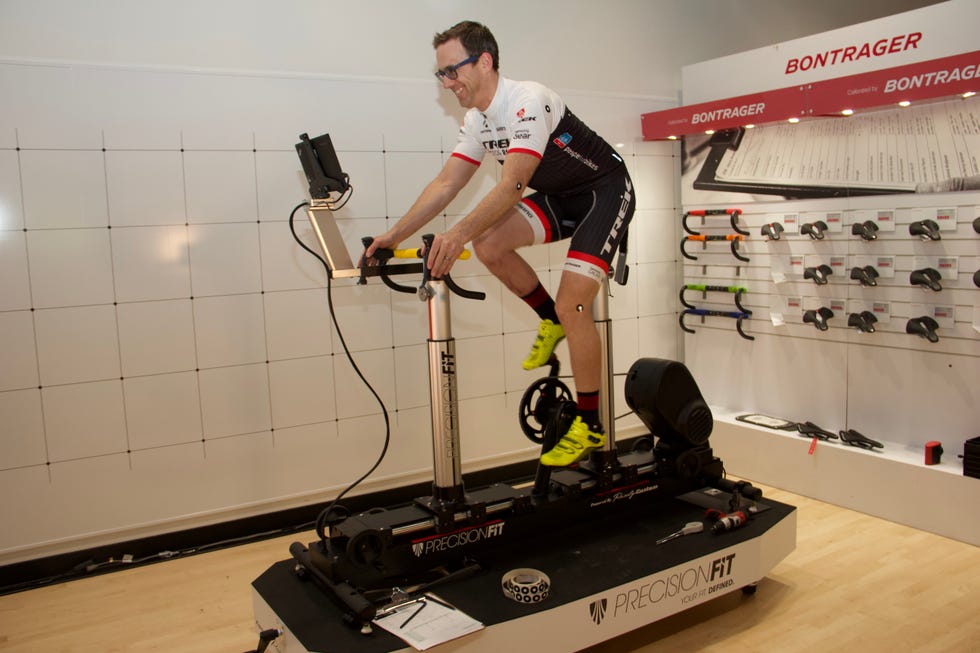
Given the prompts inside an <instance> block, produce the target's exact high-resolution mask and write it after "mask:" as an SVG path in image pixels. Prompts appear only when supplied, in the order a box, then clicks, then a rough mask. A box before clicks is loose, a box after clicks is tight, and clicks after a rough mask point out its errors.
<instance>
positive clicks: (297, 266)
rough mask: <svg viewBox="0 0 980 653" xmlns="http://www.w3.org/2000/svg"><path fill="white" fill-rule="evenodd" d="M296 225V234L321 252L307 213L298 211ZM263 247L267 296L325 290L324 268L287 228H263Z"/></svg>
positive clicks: (265, 224)
mask: <svg viewBox="0 0 980 653" xmlns="http://www.w3.org/2000/svg"><path fill="white" fill-rule="evenodd" d="M290 208H292V207H290ZM294 223H295V226H296V233H297V234H299V236H300V238H302V239H303V242H304V243H305V244H306V246H307V247H309V248H310V249H313V250H314V251H317V252H318V251H320V250H319V245H318V244H317V243H316V239H315V237H313V231H312V229H311V228H310V227H309V226H308V225H309V222H308V220H307V217H306V212H305V211H302V210H300V211H297V213H296V217H295V219H294ZM259 244H260V251H261V255H262V288H263V289H264V290H266V291H267V292H268V291H276V290H299V289H303V288H322V287H323V286H324V285H326V273H325V272H324V270H323V266H322V265H321V264H320V262H319V261H317V260H316V259H315V258H313V257H312V256H310V254H309V253H308V252H306V251H304V250H303V249H302V248H301V247H300V246H299V245H298V244H297V243H296V241H295V240H294V239H293V236H292V234H291V233H290V232H289V227H288V226H287V225H286V224H284V223H282V222H263V223H262V224H260V225H259Z"/></svg>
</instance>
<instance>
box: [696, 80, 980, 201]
mask: <svg viewBox="0 0 980 653" xmlns="http://www.w3.org/2000/svg"><path fill="white" fill-rule="evenodd" d="M978 158H980V96H974V97H971V98H966V99H956V100H950V101H944V102H933V103H928V104H922V105H918V106H909V107H905V108H897V109H887V110H881V111H873V112H868V113H863V114H855V115H852V116H847V117H843V116H840V117H827V118H818V119H807V120H803V121H801V122H799V123H796V124H790V123H782V124H776V125H763V126H759V127H756V128H754V129H746V128H738V129H730V130H723V131H719V132H717V133H715V134H712V135H710V136H708V135H704V136H700V137H698V136H694V137H692V136H688V137H686V138H685V147H684V162H683V166H684V195H685V200H684V201H685V203H698V202H709V201H724V198H723V197H720V196H718V193H721V194H724V195H727V194H730V193H736V194H738V197H737V199H738V200H739V201H741V202H745V201H751V200H752V199H753V196H760V197H759V198H758V199H760V200H761V199H768V200H771V199H774V198H773V196H774V195H775V196H780V197H783V198H788V199H799V198H814V197H847V196H857V195H877V194H894V193H929V192H949V191H957V190H978V189H980V162H978ZM733 199H734V198H733Z"/></svg>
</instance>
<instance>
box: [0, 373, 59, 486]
mask: <svg viewBox="0 0 980 653" xmlns="http://www.w3.org/2000/svg"><path fill="white" fill-rule="evenodd" d="M0 424H3V425H4V431H5V438H4V439H5V442H4V456H3V461H2V462H0V469H12V468H14V467H27V466H29V465H43V464H44V463H46V462H47V460H48V455H47V450H46V448H45V442H44V415H43V409H42V407H41V391H40V390H38V389H37V388H30V389H27V390H15V391H12V392H0Z"/></svg>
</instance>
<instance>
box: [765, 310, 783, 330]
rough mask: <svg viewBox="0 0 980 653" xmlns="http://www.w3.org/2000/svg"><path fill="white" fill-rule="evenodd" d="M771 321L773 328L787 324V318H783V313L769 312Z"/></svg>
mask: <svg viewBox="0 0 980 653" xmlns="http://www.w3.org/2000/svg"><path fill="white" fill-rule="evenodd" d="M769 319H770V320H772V325H773V326H777V327H778V326H783V325H784V324H786V318H785V317H783V314H782V313H777V312H774V311H769Z"/></svg>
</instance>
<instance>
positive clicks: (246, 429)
mask: <svg viewBox="0 0 980 653" xmlns="http://www.w3.org/2000/svg"><path fill="white" fill-rule="evenodd" d="M198 382H199V383H200V385H201V414H202V417H203V420H204V436H205V438H206V439H212V438H221V437H223V436H229V435H240V434H243V433H255V432H259V431H267V430H269V429H270V428H271V427H272V415H271V409H270V406H269V402H270V399H269V397H270V395H269V372H268V369H267V366H266V365H262V364H260V365H241V366H238V367H221V368H216V369H211V370H201V372H200V376H199V377H198Z"/></svg>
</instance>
